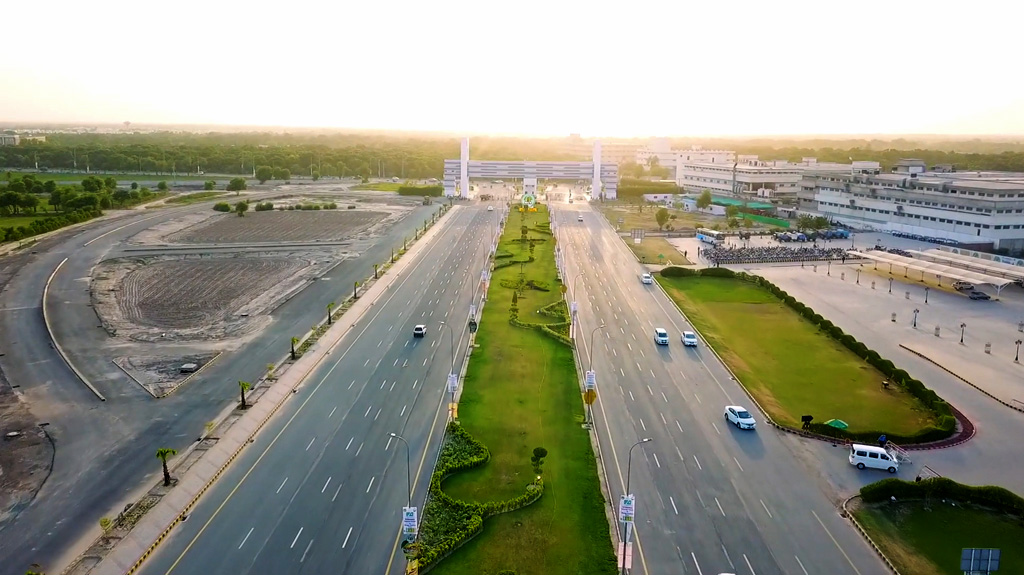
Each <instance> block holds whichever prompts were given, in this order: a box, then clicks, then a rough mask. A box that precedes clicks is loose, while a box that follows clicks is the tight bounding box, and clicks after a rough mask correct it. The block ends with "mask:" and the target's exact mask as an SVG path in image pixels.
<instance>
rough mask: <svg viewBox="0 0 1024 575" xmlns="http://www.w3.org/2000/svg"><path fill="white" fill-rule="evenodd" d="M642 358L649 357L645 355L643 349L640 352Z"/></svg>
mask: <svg viewBox="0 0 1024 575" xmlns="http://www.w3.org/2000/svg"><path fill="white" fill-rule="evenodd" d="M640 357H644V358H646V357H647V354H646V353H644V350H642V349H641V350H640Z"/></svg>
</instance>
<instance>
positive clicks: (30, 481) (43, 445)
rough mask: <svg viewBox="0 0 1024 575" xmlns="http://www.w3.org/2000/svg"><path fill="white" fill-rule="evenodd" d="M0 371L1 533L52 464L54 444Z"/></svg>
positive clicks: (25, 504) (30, 499)
mask: <svg viewBox="0 0 1024 575" xmlns="http://www.w3.org/2000/svg"><path fill="white" fill-rule="evenodd" d="M38 424H39V422H38V421H36V419H35V418H34V417H33V416H32V413H31V412H30V411H29V409H28V406H27V405H26V404H25V403H24V402H22V401H21V399H20V398H19V397H18V395H17V394H16V393H15V391H14V389H12V388H11V385H10V383H8V381H7V378H6V377H4V374H3V371H2V370H0V529H2V528H3V527H4V525H5V524H6V523H7V521H9V520H11V519H13V518H14V517H15V516H17V514H18V513H19V512H20V511H21V510H22V509H24V508H25V507H28V505H29V504H30V503H32V500H33V499H34V498H35V495H36V493H38V492H39V489H41V488H42V486H43V482H44V481H46V478H47V477H48V476H49V474H50V468H51V465H52V464H53V444H52V443H51V442H50V440H49V439H48V438H47V437H46V433H45V432H44V431H43V428H41V427H39V425H38Z"/></svg>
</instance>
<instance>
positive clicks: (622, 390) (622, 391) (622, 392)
mask: <svg viewBox="0 0 1024 575" xmlns="http://www.w3.org/2000/svg"><path fill="white" fill-rule="evenodd" d="M619 395H621V396H623V397H625V396H626V390H624V389H622V386H621V385H620V386H619Z"/></svg>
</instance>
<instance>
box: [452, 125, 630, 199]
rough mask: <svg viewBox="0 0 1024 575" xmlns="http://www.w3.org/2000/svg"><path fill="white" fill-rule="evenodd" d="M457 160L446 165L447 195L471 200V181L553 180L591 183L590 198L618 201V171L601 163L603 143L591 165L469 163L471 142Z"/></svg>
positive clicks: (466, 140)
mask: <svg viewBox="0 0 1024 575" xmlns="http://www.w3.org/2000/svg"><path fill="white" fill-rule="evenodd" d="M461 156H462V157H461V158H459V159H458V160H445V161H444V195H445V196H459V197H462V198H469V189H470V188H469V180H470V179H471V178H480V179H487V180H495V179H503V178H509V179H524V178H530V179H537V180H540V179H550V180H590V182H591V197H593V198H600V197H603V198H604V199H607V200H614V199H615V198H616V191H617V190H618V187H619V167H618V166H617V165H616V164H602V163H601V142H594V157H593V160H592V161H590V162H530V161H525V160H524V161H521V162H495V161H490V160H470V159H469V138H463V140H462V153H461Z"/></svg>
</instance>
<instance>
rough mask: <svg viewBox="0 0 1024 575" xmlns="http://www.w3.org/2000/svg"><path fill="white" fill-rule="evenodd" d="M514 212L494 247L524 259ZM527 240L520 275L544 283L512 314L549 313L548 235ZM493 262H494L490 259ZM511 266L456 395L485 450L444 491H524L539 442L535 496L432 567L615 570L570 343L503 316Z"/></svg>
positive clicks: (578, 574)
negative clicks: (541, 459) (483, 460)
mask: <svg viewBox="0 0 1024 575" xmlns="http://www.w3.org/2000/svg"><path fill="white" fill-rule="evenodd" d="M541 222H547V213H546V209H545V208H544V207H543V206H541V207H540V209H539V211H538V212H537V213H531V214H529V216H528V217H527V225H528V226H530V227H533V226H534V225H535V224H537V223H541ZM519 228H520V216H519V214H518V213H513V214H512V215H511V216H510V219H509V225H508V226H507V227H506V233H505V235H504V236H503V237H502V240H501V244H500V246H499V250H504V251H507V252H511V253H512V254H514V258H515V259H516V260H521V259H522V260H525V259H526V258H527V257H528V251H527V250H525V249H523V248H522V247H521V246H520V244H519V242H514V241H512V240H514V239H516V238H518V237H519V235H520V230H519ZM530 237H531V238H536V239H544V240H546V241H545V242H543V243H540V244H538V245H537V246H536V248H535V253H534V255H535V257H536V261H534V262H533V263H528V264H526V265H525V266H524V273H525V276H526V278H527V279H533V280H539V281H543V282H546V283H547V284H548V285H549V286H550V287H551V288H552V289H551V291H548V292H542V291H536V290H526V292H525V293H524V296H523V297H521V298H519V304H518V305H519V310H520V311H519V318H520V320H522V321H527V322H533V323H541V322H545V321H547V322H552V321H558V320H557V319H556V318H549V317H547V316H543V315H538V314H537V313H535V312H536V310H538V309H540V308H542V307H544V306H545V305H547V304H550V303H552V302H556V301H558V300H559V299H560V294H559V290H558V287H559V286H560V285H561V284H560V283H559V282H558V280H557V277H556V274H555V265H554V254H553V249H554V248H553V245H552V244H551V236H548V235H546V234H541V233H535V232H531V233H530ZM498 261H501V260H498ZM519 271H520V266H519V265H512V266H509V267H505V268H502V269H498V270H495V271H494V274H493V278H492V281H491V284H490V290H489V292H488V303H487V306H486V307H485V308H484V312H483V318H482V320H481V324H480V331H479V332H478V333H477V336H476V343H477V344H478V345H479V349H477V350H476V351H474V352H473V355H472V358H471V360H470V364H469V370H468V372H467V374H466V378H465V388H464V390H463V393H462V398H461V400H460V403H459V421H460V422H461V423H462V425H463V427H464V428H465V429H466V430H467V431H469V432H470V433H471V434H473V436H474V437H476V439H478V440H480V441H481V442H482V443H483V444H484V445H486V446H487V447H488V448H489V449H490V451H491V460H490V461H489V462H488V463H487V464H486V465H484V466H483V467H481V468H478V469H474V470H472V471H469V472H465V473H460V474H457V475H455V476H453V477H451V478H449V479H448V480H447V481H445V483H444V486H443V487H444V490H445V491H446V492H447V493H449V494H450V495H452V496H453V497H455V498H457V499H463V500H467V501H476V502H483V501H491V500H504V499H509V498H512V497H515V496H518V495H521V494H522V493H523V492H524V488H525V487H526V485H527V484H528V483H529V482H530V481H531V480H532V479H533V470H532V468H531V464H530V455H531V453H532V451H533V448H535V447H544V448H546V449H547V450H548V453H549V454H548V457H547V459H546V461H545V463H544V482H545V491H544V496H543V497H542V498H541V499H540V500H539V501H538V502H536V503H534V504H533V505H531V506H529V507H526V508H524V509H520V510H518V511H514V512H511V513H506V514H503V515H498V516H496V517H493V518H491V519H488V520H487V521H486V522H485V523H484V527H483V532H482V533H481V534H480V535H479V536H477V537H476V538H475V539H473V540H472V541H470V542H469V543H468V544H466V545H465V546H464V547H462V548H461V549H460V550H459V551H457V552H456V553H454V554H453V555H452V556H450V557H449V558H447V559H445V560H443V561H442V562H441V563H439V564H438V565H437V567H436V568H435V569H433V570H432V573H436V574H438V575H480V574H483V573H487V574H493V573H497V572H498V571H500V570H502V569H514V570H515V571H516V572H517V573H518V575H550V574H551V573H558V574H559V575H601V574H609V575H610V574H612V573H615V557H614V554H613V550H612V545H611V541H610V536H609V530H608V529H609V528H608V522H607V520H606V519H605V515H604V504H605V503H604V498H603V497H602V495H601V491H600V484H599V482H598V478H597V464H596V461H595V459H594V455H593V451H592V449H591V447H590V440H589V438H588V435H587V432H586V431H585V430H583V429H581V427H580V424H581V422H582V420H583V404H582V401H581V399H580V392H579V384H578V383H577V375H576V368H575V364H574V359H573V354H572V350H571V349H570V348H569V347H568V346H566V345H565V344H562V343H560V342H558V341H557V340H555V339H553V338H551V337H549V336H546V335H544V334H542V333H540V332H537V331H535V330H531V329H525V328H521V327H515V326H512V325H511V324H509V323H508V317H509V306H510V304H511V299H512V291H513V290H512V289H509V288H505V287H502V286H501V280H503V279H505V280H513V281H514V280H515V279H517V278H518V276H519Z"/></svg>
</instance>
